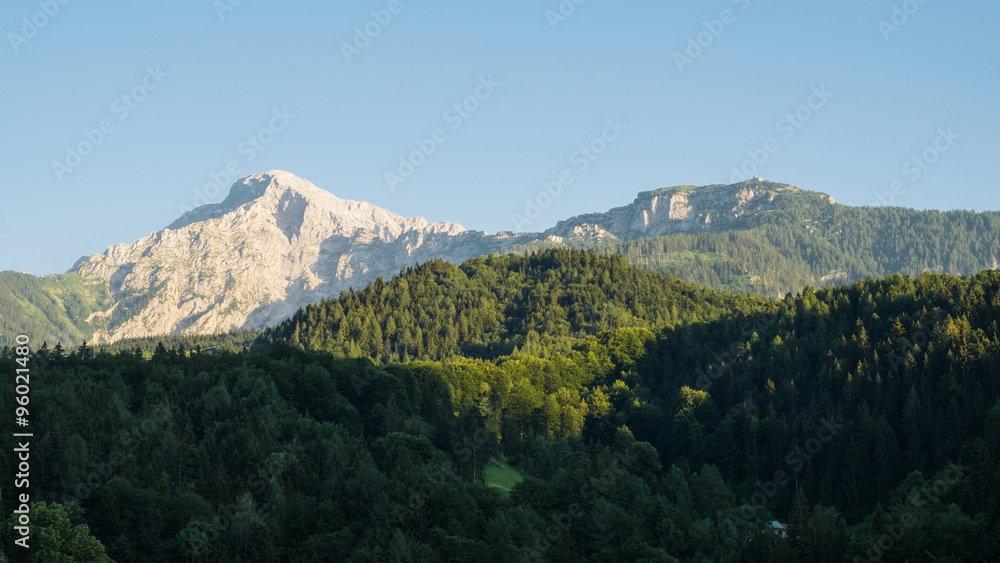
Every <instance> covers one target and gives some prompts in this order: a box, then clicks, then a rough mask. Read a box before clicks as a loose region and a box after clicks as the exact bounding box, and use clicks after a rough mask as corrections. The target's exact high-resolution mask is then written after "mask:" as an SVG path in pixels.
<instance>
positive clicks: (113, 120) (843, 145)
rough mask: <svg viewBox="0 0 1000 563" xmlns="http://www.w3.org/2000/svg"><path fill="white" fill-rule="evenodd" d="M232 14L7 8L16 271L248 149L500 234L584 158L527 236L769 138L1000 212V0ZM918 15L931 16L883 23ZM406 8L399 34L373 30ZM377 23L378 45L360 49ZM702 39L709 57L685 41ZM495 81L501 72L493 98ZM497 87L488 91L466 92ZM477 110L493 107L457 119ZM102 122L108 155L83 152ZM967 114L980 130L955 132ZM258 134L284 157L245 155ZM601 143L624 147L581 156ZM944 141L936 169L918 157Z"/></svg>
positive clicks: (10, 219)
mask: <svg viewBox="0 0 1000 563" xmlns="http://www.w3.org/2000/svg"><path fill="white" fill-rule="evenodd" d="M63 1H65V0H63ZM230 2H231V3H233V4H236V3H237V0H228V1H227V0H221V1H220V2H214V3H213V1H212V0H176V1H173V2H110V1H105V2H89V3H88V2H83V1H82V0H74V1H70V2H68V4H66V5H61V4H59V3H58V1H57V0H52V3H53V4H55V5H57V6H58V12H57V13H55V14H54V15H52V16H51V17H50V16H48V15H45V14H44V12H43V11H42V7H40V4H44V3H45V2H44V1H43V2H41V3H39V2H38V0H8V1H5V2H3V3H2V4H0V31H2V32H3V34H4V42H3V44H2V45H0V69H2V71H3V77H4V80H3V88H2V89H0V102H2V105H0V107H2V108H3V116H4V119H3V136H2V141H0V143H2V146H0V155H2V156H0V158H2V159H3V161H2V164H3V169H4V172H5V178H4V181H3V182H2V187H0V198H2V200H0V201H2V203H0V209H3V213H2V216H0V236H2V238H0V269H13V270H24V271H28V272H31V273H34V274H38V275H43V274H49V273H61V272H64V271H66V270H67V269H69V268H70V267H71V266H72V264H73V263H74V262H75V260H76V259H77V258H79V257H80V256H82V255H89V254H93V253H97V252H102V251H103V250H104V249H105V247H107V246H109V245H111V244H116V243H128V242H132V241H134V240H136V239H138V238H140V237H143V236H146V235H147V234H149V233H151V232H154V231H156V230H159V229H160V228H163V227H164V226H166V225H167V224H169V223H170V222H172V221H173V220H174V219H176V218H177V217H178V216H179V215H180V213H181V207H182V206H190V205H191V204H192V203H193V202H194V201H195V190H204V186H205V185H206V184H209V183H210V182H211V181H212V179H211V177H210V174H211V173H213V172H220V171H224V170H225V168H226V166H227V165H228V164H229V163H230V162H231V161H235V162H236V164H237V165H238V166H239V169H240V170H239V171H240V173H241V174H240V175H249V174H252V173H257V172H263V171H267V170H271V169H282V170H288V171H290V172H293V173H295V174H297V175H299V176H302V177H304V178H306V179H308V180H311V181H313V182H314V183H315V184H317V185H318V186H320V187H321V188H324V189H326V190H329V191H331V192H333V193H334V194H336V195H338V196H340V197H344V198H350V199H358V200H366V201H370V202H372V203H374V204H376V205H379V206H382V207H385V208H387V209H389V210H391V211H394V212H396V213H400V214H402V215H406V216H416V215H419V216H423V217H426V218H428V219H429V220H433V221H442V220H447V221H454V222H458V223H461V224H462V225H464V226H465V227H467V228H472V229H481V230H487V231H490V232H495V231H499V230H510V229H513V228H514V227H515V225H514V223H513V219H512V215H513V214H520V215H524V213H525V206H526V204H525V198H538V197H539V194H540V193H542V190H543V188H542V182H543V181H553V180H556V179H557V178H558V176H559V175H560V173H561V172H563V171H567V173H568V176H566V177H567V178H571V179H572V180H573V182H572V184H569V185H567V186H566V187H565V188H564V189H563V190H562V192H561V193H560V195H559V197H557V198H555V199H553V200H546V199H545V198H544V197H543V198H542V201H543V203H547V204H548V206H547V207H546V208H545V209H542V210H541V213H540V215H539V216H537V217H536V218H534V219H533V220H532V221H531V223H530V224H529V225H527V226H524V225H521V228H522V229H525V230H541V229H544V228H547V227H550V226H552V225H554V224H555V223H556V222H557V221H558V220H560V219H563V218H567V217H570V216H573V215H576V214H579V213H585V212H592V211H602V210H606V209H608V208H611V207H614V206H618V205H623V204H626V203H629V202H630V201H632V199H633V198H634V197H635V195H636V193H637V192H640V191H645V190H650V189H655V188H658V187H664V186H671V185H678V184H696V185H702V184H712V183H728V182H729V181H730V180H731V179H732V177H733V171H732V169H733V166H739V165H741V164H742V163H744V161H746V160H747V159H749V158H750V156H749V155H748V152H747V151H756V153H757V155H758V158H761V157H762V155H763V154H766V155H767V161H766V162H765V163H764V164H763V165H762V166H761V167H760V168H759V171H758V172H757V174H758V175H760V176H763V177H765V178H767V179H770V180H774V181H779V182H786V183H789V184H793V185H796V186H798V187H801V188H804V189H810V190H817V191H823V192H826V193H829V194H831V195H833V196H834V197H835V198H836V199H837V200H838V201H840V202H842V203H847V204H852V205H875V204H877V203H878V201H877V200H876V197H875V193H876V192H885V191H887V190H890V186H891V185H892V183H893V182H894V181H899V182H901V184H898V185H897V187H898V188H900V189H899V190H898V191H899V194H898V195H894V196H893V198H894V200H893V201H894V203H895V204H896V205H903V206H907V207H916V208H938V209H954V208H963V209H976V210H987V209H994V210H995V209H998V208H1000V194H998V191H997V187H998V186H997V181H996V177H997V171H996V162H998V160H997V149H998V143H997V136H998V132H1000V111H998V110H997V107H996V103H997V100H1000V72H998V71H1000V44H998V43H997V41H996V30H997V23H996V22H997V21H998V20H1000V3H997V2H995V1H985V0H982V1H970V2H945V1H944V0H926V1H925V2H924V3H923V4H920V3H919V2H918V1H917V0H907V2H901V1H899V0H895V1H893V0H864V1H862V0H848V1H840V2H793V1H791V0H786V1H780V0H739V2H733V1H731V0H714V1H711V2H683V3H682V2H662V1H651V0H635V1H631V2H609V1H600V0H585V1H584V2H583V3H582V4H580V5H578V6H575V11H574V12H573V13H572V14H569V15H568V16H566V17H565V20H564V21H560V20H557V19H555V18H552V17H551V14H550V15H549V16H547V14H546V11H548V10H551V11H553V13H558V10H559V6H560V0H544V1H540V0H531V1H527V0H524V1H512V0H502V1H501V0H492V1H486V0H483V1H476V2H470V1H469V0H437V1H434V2H421V1H416V0H401V1H400V3H399V4H398V6H397V5H395V4H392V5H390V4H391V3H390V2H389V1H388V0H368V1H357V2H325V1H324V2H320V1H309V0H303V1H298V2H276V1H270V2H269V1H265V0H242V2H240V3H239V4H238V5H237V6H235V7H233V8H232V10H231V11H220V10H219V6H220V5H224V6H226V7H229V3H230ZM563 4H565V5H566V6H574V4H573V3H572V0H566V2H563ZM894 4H895V5H897V6H900V7H901V8H900V10H902V8H903V7H905V8H907V9H908V10H909V11H911V12H913V13H912V14H909V15H905V14H904V13H903V12H902V11H900V12H898V13H897V14H896V22H897V23H901V24H902V25H898V26H896V29H889V28H884V27H883V29H880V26H879V21H880V20H884V21H885V22H887V23H889V24H892V21H891V18H892V17H893V5H894ZM904 5H905V6H904ZM390 7H393V8H396V11H397V12H398V13H396V14H395V15H392V19H391V21H389V22H388V24H387V25H384V26H383V25H382V24H379V23H377V22H373V21H372V20H373V19H374V18H373V16H372V14H371V12H372V11H376V12H378V11H380V10H387V9H388V8H390ZM914 7H917V8H918V9H917V10H916V11H914V10H913V8H914ZM400 8H401V9H400ZM54 10H55V8H53V7H52V6H49V11H54ZM724 10H731V13H728V14H723V11H724ZM566 12H569V10H568V9H567V10H566ZM220 13H221V16H222V17H221V18H220ZM40 14H41V15H40ZM904 15H905V18H906V21H905V22H903V21H902V20H903V19H904ZM722 16H725V19H726V20H727V22H728V23H727V22H721V21H720V22H717V23H712V20H717V19H720V20H721V18H722ZM22 18H27V19H28V20H29V21H30V20H32V19H34V20H35V21H36V23H44V25H41V26H39V27H38V28H37V29H34V30H33V29H32V27H31V26H27V28H26V26H25V22H24V20H23V19H22ZM381 19H383V21H385V19H386V18H385V16H384V15H382V16H381ZM550 20H551V21H550ZM706 21H707V22H708V24H707V27H708V28H714V29H708V30H707V29H706V24H705V23H704V22H706ZM366 24H367V25H368V29H369V30H370V31H372V32H373V33H375V34H376V36H375V37H374V38H370V42H368V44H367V45H366V44H365V41H364V39H369V38H367V37H366V38H364V39H362V38H358V39H359V40H358V41H357V43H356V44H357V45H362V47H360V48H356V49H357V51H360V52H357V51H355V52H352V53H348V54H349V57H348V56H345V50H344V47H343V44H344V43H347V44H355V36H356V32H355V28H356V27H360V28H362V29H363V28H365V26H366ZM32 25H34V24H32ZM553 27H554V29H553ZM33 31H34V33H32V32H33ZM713 31H714V32H715V33H714V34H713ZM701 32H705V33H702V34H701V36H700V39H701V42H702V44H703V45H707V47H700V49H701V52H700V53H699V52H698V49H697V48H694V47H692V48H691V49H690V52H689V53H688V54H685V51H686V50H687V49H688V47H689V46H690V44H689V40H688V38H692V39H693V40H694V41H695V42H697V41H698V39H699V33H701ZM12 34H13V35H12ZM29 35H30V36H31V37H30V38H29V37H28V36H29ZM675 53H678V54H679V55H683V56H685V57H687V56H688V55H689V54H693V55H696V56H694V57H690V58H689V59H688V60H686V61H685V60H683V59H678V58H677V57H676V56H675ZM348 58H350V61H348ZM678 61H680V63H679V62H678ZM679 66H681V67H683V68H682V70H681V69H679V68H678V67H679ZM147 69H151V70H152V71H153V74H151V75H150V74H148V73H149V71H148V70H147ZM164 73H165V74H166V75H167V76H164V75H163V74H164ZM491 76H492V79H493V82H494V83H499V85H496V84H494V85H493V86H491V87H490V88H486V87H485V86H483V87H479V85H480V80H481V79H483V80H484V81H486V82H488V81H489V78H490V77H491ZM477 88H478V93H479V94H480V96H481V97H482V98H484V99H483V100H471V99H467V98H468V96H470V95H473V96H474V95H475V94H476V92H477ZM813 88H816V89H817V90H820V89H821V88H825V90H826V91H827V92H830V93H832V96H831V97H828V98H826V99H825V101H823V99H821V98H819V97H816V96H814V95H813V94H812V89H813ZM133 94H134V96H135V99H131V98H132V96H133ZM123 95H124V96H126V100H124V101H123V100H122V99H121V98H122V96H123ZM139 98H141V101H138V99H139ZM810 102H811V103H812V105H813V109H805V108H801V106H803V105H808V104H809V103H810ZM462 103H467V104H468V106H469V107H470V108H474V111H472V112H468V113H466V114H465V117H463V116H461V114H460V113H457V112H454V110H453V111H452V113H450V114H448V113H446V112H447V111H448V110H449V109H450V108H453V106H454V105H455V104H462ZM276 110H277V111H279V113H280V112H281V111H283V110H287V113H288V114H291V115H292V116H294V117H289V116H286V118H285V121H287V122H288V123H287V125H286V123H285V122H284V121H282V120H280V119H273V118H274V117H275V113H274V112H275V111H276ZM797 110H798V111H799V115H800V116H807V117H808V120H806V121H803V122H798V121H796V123H797V125H798V128H796V127H794V126H793V127H789V122H788V121H780V120H782V119H784V116H785V115H786V114H794V113H795V112H796V111H797ZM463 111H465V110H463ZM616 118H617V119H619V120H620V122H621V123H622V124H624V125H626V126H627V127H628V128H627V129H626V130H624V131H622V132H621V133H620V134H617V135H618V136H617V138H615V140H614V141H613V142H610V143H607V142H604V141H603V140H602V141H594V139H596V138H598V137H599V136H600V135H601V134H602V133H605V135H606V136H607V137H608V138H613V137H614V135H615V134H614V133H612V132H611V130H610V129H607V130H605V128H606V127H607V125H606V124H605V123H606V120H608V119H611V120H612V121H613V120H614V119H616ZM102 125H104V126H105V128H106V129H108V131H110V132H108V133H107V134H105V133H101V136H103V139H101V140H100V142H99V143H96V144H97V146H96V147H95V148H94V150H93V151H92V153H90V154H89V155H87V156H85V157H82V158H81V159H80V161H76V159H75V158H74V157H73V156H72V155H70V156H68V155H67V150H66V147H67V146H73V147H77V146H82V148H83V149H84V150H85V151H86V149H87V143H89V142H90V141H88V140H87V136H88V135H84V133H83V132H84V130H88V131H90V130H94V129H98V130H99V129H100V127H101V126H102ZM272 126H273V127H274V129H271V130H267V129H268V128H271V127H272ZM948 128H951V132H952V133H953V134H955V135H958V136H959V137H958V138H957V139H956V138H954V137H952V138H950V139H939V138H938V135H939V133H938V130H939V129H943V130H944V131H945V132H947V131H948ZM262 129H265V131H264V132H263V133H261V130H262ZM278 129H280V131H279V130H278ZM436 129H441V130H442V131H439V132H438V139H439V140H441V139H443V142H434V141H432V143H433V145H434V153H433V154H431V155H430V156H428V157H426V158H424V159H423V160H424V162H423V163H422V164H421V165H420V166H418V167H415V169H414V170H413V173H412V175H410V177H409V178H408V179H406V180H405V182H403V183H401V184H397V185H396V186H395V189H394V190H390V188H389V186H388V185H387V184H388V183H387V180H386V177H385V174H386V172H387V171H388V172H397V173H398V170H397V168H398V166H399V158H400V156H401V155H403V156H406V155H408V154H409V153H410V152H411V151H413V150H417V147H416V146H415V144H414V141H415V140H417V139H433V137H434V135H435V130H436ZM442 134H443V135H442ZM251 135H255V136H256V135H259V136H260V138H259V139H258V140H257V141H256V142H257V143H258V146H259V147H261V148H262V149H263V150H259V151H258V150H257V149H256V148H253V145H252V144H249V143H247V144H244V143H246V142H247V138H248V137H250V136H251ZM89 136H90V137H91V138H92V139H97V134H96V133H91V134H89ZM769 140H771V142H770V143H769V142H768V141H769ZM265 141H269V143H267V144H265ZM592 141H593V146H594V147H595V148H596V149H600V148H604V149H605V150H604V152H603V153H602V154H600V155H596V154H593V155H592V156H594V157H595V159H594V160H593V161H591V160H589V159H587V157H583V156H581V155H580V154H578V155H577V156H576V157H575V158H574V157H573V154H574V152H575V151H577V150H579V147H580V146H581V145H585V144H586V145H590V144H591V143H592ZM935 143H937V145H938V147H939V148H941V149H944V148H947V149H948V150H947V152H940V151H937V149H933V147H934V146H935ZM602 145H603V146H602ZM427 146H429V145H426V144H425V147H427ZM767 148H770V149H771V151H772V152H771V153H768V152H767V150H766V149H767ZM926 150H930V152H929V153H928V156H929V157H931V158H933V159H934V160H935V162H934V163H933V164H930V165H927V164H926V163H923V162H921V163H920V165H922V166H923V167H924V168H926V170H923V169H922V168H917V164H914V163H911V164H909V165H908V168H907V171H904V166H907V162H908V161H909V160H910V159H911V158H912V157H913V156H914V155H918V156H919V155H921V154H922V153H924V152H925V151H926ZM935 157H936V158H935ZM419 160H420V159H419V158H418V159H417V161H419ZM583 160H586V161H587V164H588V166H587V167H586V169H583V164H582V163H583ZM54 162H56V163H59V166H57V167H56V168H59V169H60V172H57V171H55V170H54V169H53V163H54ZM70 165H73V166H70ZM63 167H65V168H63ZM67 169H68V170H69V171H68V172H67V171H66V170H67ZM747 169H748V170H751V169H752V168H749V167H748V168H747ZM916 170H919V171H920V177H919V178H915V176H916V173H915V171H916ZM60 176H61V181H60V179H59V177H60ZM228 185H229V183H226V188H225V189H223V190H221V191H220V193H217V194H214V195H215V197H212V198H211V199H213V200H221V198H223V197H224V196H225V193H226V190H227V189H228ZM208 195H213V194H212V193H209V194H208ZM526 218H527V217H526Z"/></svg>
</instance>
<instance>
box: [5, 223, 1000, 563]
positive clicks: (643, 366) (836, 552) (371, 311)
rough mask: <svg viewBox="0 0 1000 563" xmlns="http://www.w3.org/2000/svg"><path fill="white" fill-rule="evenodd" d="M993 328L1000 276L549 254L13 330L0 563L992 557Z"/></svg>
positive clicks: (438, 265) (998, 414)
mask: <svg viewBox="0 0 1000 563" xmlns="http://www.w3.org/2000/svg"><path fill="white" fill-rule="evenodd" d="M904 223H905V222H904ZM863 227H864V226H863V225H862V226H859V228H863ZM761 228H764V227H761ZM994 232H996V231H994ZM748 236H750V235H748ZM938 240H942V239H938ZM943 240H951V239H949V238H948V237H943ZM722 242H724V241H722ZM954 242H955V244H958V243H959V242H960V241H954ZM654 243H655V241H654V242H651V243H649V244H654ZM737 243H739V244H742V243H741V242H739V241H738V240H737V241H735V242H733V244H737ZM637 244H638V243H637ZM644 244H645V243H644ZM846 244H847V243H845V245H846ZM907 244H910V246H911V247H913V248H917V243H915V242H914V243H907ZM949 244H950V243H949ZM844 248H847V246H845V247H844ZM898 250H899V249H898V248H897V251H898ZM932 250H933V251H934V252H939V251H942V249H936V248H935V249H932ZM887 252H888V250H887ZM916 256H917V258H915V259H914V260H919V259H922V258H921V255H920V254H919V253H918V254H916ZM632 258H634V257H632ZM754 259H757V258H754ZM962 259H963V258H962V256H961V254H959V255H958V257H957V258H956V260H959V261H961V260H962ZM914 263H915V262H914ZM956 263H958V262H956ZM825 267H826V266H825V265H824V266H823V268H825ZM834 267H836V266H834ZM859 267H861V266H859ZM945 268H949V267H948V266H945ZM652 269H656V268H652ZM803 279H804V278H803ZM775 287H777V286H775ZM760 293H762V294H764V295H766V294H768V293H769V291H768V292H760ZM998 321H1000V272H996V271H983V272H981V273H979V274H975V275H971V276H967V277H955V276H952V275H948V274H935V273H923V274H920V275H918V276H916V277H911V276H904V275H891V276H888V277H884V278H882V279H871V278H868V279H865V280H863V281H859V282H856V283H853V284H851V285H838V286H829V287H820V288H816V287H814V286H812V285H809V284H803V286H802V288H801V289H800V290H797V291H795V292H794V294H793V293H787V294H785V295H784V297H781V298H775V297H770V298H769V297H766V296H754V295H751V294H749V293H729V292H726V291H723V290H720V289H710V288H707V287H704V286H701V285H695V284H692V283H686V282H683V281H681V280H680V279H678V278H677V277H674V276H673V275H669V274H668V275H664V274H661V273H656V272H650V271H648V270H646V269H643V268H640V267H638V266H635V265H633V264H632V263H630V261H629V259H627V258H626V257H622V256H616V255H608V254H606V253H604V252H598V251H595V250H590V251H581V250H567V249H550V250H544V251H538V252H525V253H520V254H509V255H506V256H491V257H484V258H478V259H474V260H470V261H468V262H466V263H464V264H462V265H453V264H448V263H445V262H440V261H434V262H429V263H426V264H421V265H418V266H415V267H413V268H410V269H407V270H405V271H403V272H400V274H399V275H398V276H395V277H394V278H393V279H391V280H388V281H387V280H383V279H381V278H380V279H378V280H376V281H374V282H372V283H371V284H369V285H368V286H367V287H365V288H363V289H359V290H357V291H351V292H346V293H344V294H342V295H341V296H340V297H339V298H337V299H330V300H325V301H323V302H321V303H317V304H315V305H312V306H309V307H307V308H305V309H302V310H300V311H298V312H297V313H296V315H295V316H294V317H293V318H292V319H290V320H289V321H287V322H285V323H283V324H281V325H279V326H276V327H273V328H271V329H269V330H266V331H264V332H262V333H231V334H228V335H220V336H218V337H204V338H202V337H199V338H195V339H188V338H176V337H175V338H164V339H160V340H159V341H157V342H156V344H153V341H150V340H147V341H144V342H125V343H119V344H118V345H116V346H115V347H109V348H103V349H102V348H98V349H96V350H95V349H93V348H92V347H91V346H89V345H87V344H86V343H82V341H81V342H78V343H77V344H75V345H74V346H73V347H67V349H63V347H62V346H51V345H49V344H48V343H46V344H45V345H43V344H42V342H41V340H40V339H37V338H33V339H32V344H31V354H30V356H29V364H30V368H31V371H32V379H31V394H30V397H31V402H30V405H29V407H28V408H29V410H30V417H31V425H32V430H33V431H34V432H35V435H34V437H33V438H32V439H31V456H32V457H31V460H32V461H31V478H30V481H31V488H30V491H31V499H32V501H33V504H32V506H31V517H32V536H31V540H32V547H33V548H32V549H31V550H24V549H21V548H18V547H16V546H14V543H13V542H14V538H15V537H17V535H16V534H17V531H16V530H15V526H16V525H17V523H16V519H15V516H16V515H14V516H11V517H10V518H8V519H7V520H6V522H5V523H4V525H3V526H2V527H0V536H2V537H3V539H2V543H0V549H2V550H3V553H2V557H3V558H4V559H5V560H10V561H109V560H114V561H219V562H223V561H226V562H228V561H232V562H236V561H352V562H367V561H371V562H376V561H378V562H383V561H390V562H423V561H427V562H431V561H435V562H436V561H456V562H458V561H477V560H478V561H504V562H508V561H509V562H515V561H566V562H569V561H609V562H610V561H650V562H653V561H657V562H660V561H662V562H673V561H681V562H705V561H713V562H715V561H719V562H743V561H749V562H757V561H759V562H771V561H777V562H785V561H788V562H797V561H809V562H855V561H888V562H895V561H899V562H903V561H942V562H959V561H996V560H1000V326H998ZM16 358H17V356H16V353H15V350H14V349H12V348H5V349H4V350H3V354H2V355H0V366H2V369H3V370H4V372H5V373H8V374H13V373H15V370H16V369H17V368H19V367H21V366H20V364H19V363H18V362H17V361H16ZM12 379H13V378H12ZM0 397H2V400H3V404H5V405H14V404H15V401H14V388H13V385H7V386H4V387H2V388H0ZM8 410H11V411H12V409H8ZM9 440H10V439H9ZM15 446H16V445H15V444H13V443H11V444H10V448H11V449H10V450H8V451H9V452H10V451H11V450H12V449H13V448H14V447H15ZM15 463H16V458H15V457H14V456H13V455H7V456H3V458H2V462H0V466H2V469H0V470H2V471H3V472H4V474H5V475H8V476H10V475H14V474H15V473H16V472H17V469H16V467H15V465H14V464H15ZM8 487H9V485H8ZM8 490H9V491H12V490H13V489H8ZM3 499H4V502H5V506H4V509H5V510H6V511H7V514H11V513H12V512H13V510H14V509H15V508H17V506H16V505H15V504H14V502H15V501H14V499H13V495H9V494H5V495H4V496H3ZM773 522H777V523H780V525H782V526H783V527H782V528H781V529H777V528H775V527H774V524H772V523H773Z"/></svg>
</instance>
